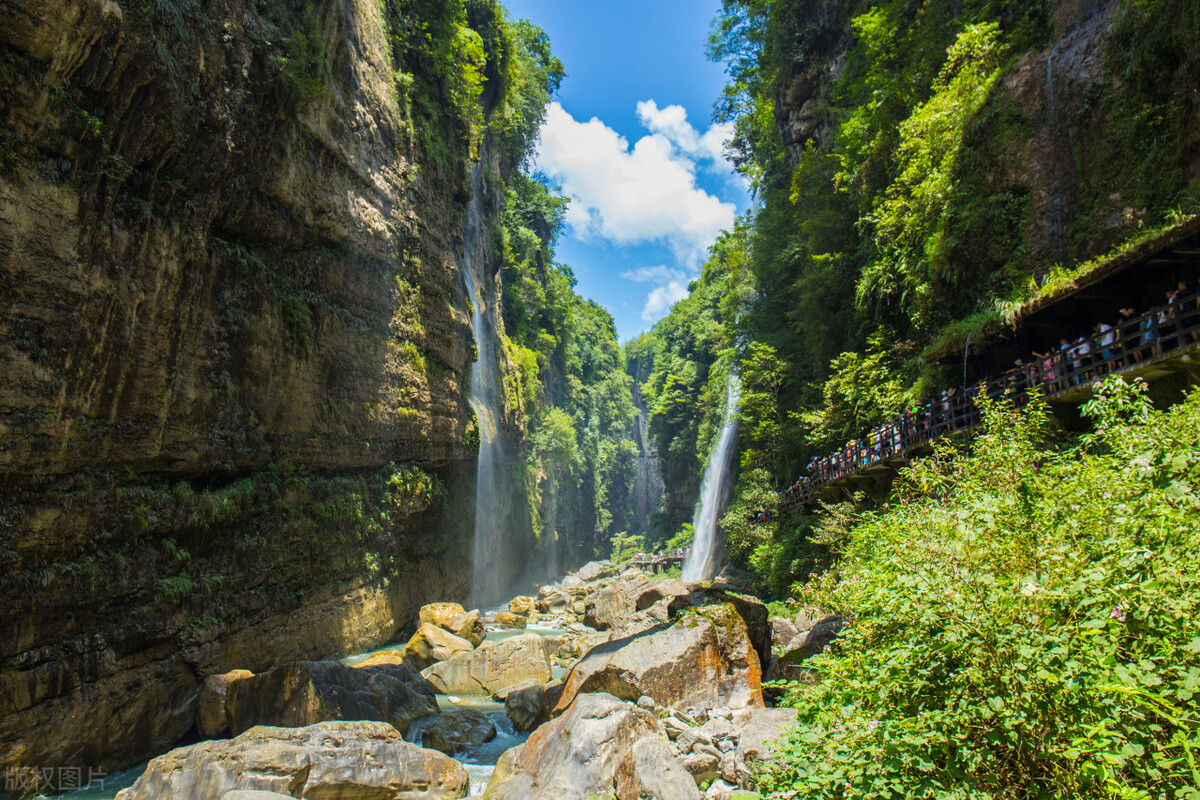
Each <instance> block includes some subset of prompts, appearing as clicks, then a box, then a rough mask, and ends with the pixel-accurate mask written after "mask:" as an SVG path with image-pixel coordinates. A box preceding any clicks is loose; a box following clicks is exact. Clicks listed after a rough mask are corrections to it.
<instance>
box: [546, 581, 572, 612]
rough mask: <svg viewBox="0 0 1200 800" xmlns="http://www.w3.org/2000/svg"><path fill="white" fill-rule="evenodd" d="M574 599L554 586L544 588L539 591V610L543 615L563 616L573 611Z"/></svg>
mask: <svg viewBox="0 0 1200 800" xmlns="http://www.w3.org/2000/svg"><path fill="white" fill-rule="evenodd" d="M573 602H574V598H573V597H571V595H570V594H568V593H567V592H565V591H563V590H562V589H558V588H556V587H554V586H543V587H542V588H541V589H539V590H538V599H537V610H538V611H540V612H542V613H543V614H561V613H563V612H566V611H570V610H571V604H572V603H573Z"/></svg>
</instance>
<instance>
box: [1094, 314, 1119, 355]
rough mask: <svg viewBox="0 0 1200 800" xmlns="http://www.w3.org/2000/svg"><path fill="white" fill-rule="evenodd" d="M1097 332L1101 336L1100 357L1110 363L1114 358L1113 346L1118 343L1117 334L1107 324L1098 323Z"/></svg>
mask: <svg viewBox="0 0 1200 800" xmlns="http://www.w3.org/2000/svg"><path fill="white" fill-rule="evenodd" d="M1095 330H1096V334H1097V336H1099V342H1100V357H1101V358H1102V359H1104V360H1105V361H1108V360H1109V359H1111V358H1112V357H1113V345H1114V344H1115V343H1116V341H1117V332H1116V331H1115V330H1113V326H1112V325H1109V324H1108V323H1107V322H1097V323H1096V328H1095Z"/></svg>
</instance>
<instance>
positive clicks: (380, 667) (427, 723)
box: [89, 562, 840, 800]
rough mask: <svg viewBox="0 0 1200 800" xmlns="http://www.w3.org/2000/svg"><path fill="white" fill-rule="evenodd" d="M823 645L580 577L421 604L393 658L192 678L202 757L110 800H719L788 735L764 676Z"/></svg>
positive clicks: (737, 610)
mask: <svg viewBox="0 0 1200 800" xmlns="http://www.w3.org/2000/svg"><path fill="white" fill-rule="evenodd" d="M839 629H840V622H839V621H837V620H835V619H832V618H822V617H821V616H820V615H817V614H812V613H803V612H802V613H801V614H799V615H798V617H797V618H796V619H795V620H794V621H793V620H785V619H779V618H770V617H769V616H768V613H767V609H766V607H765V606H764V605H763V604H762V603H761V602H760V601H758V600H756V599H754V598H751V597H747V596H744V595H739V594H736V593H734V592H732V591H728V590H726V589H722V588H713V587H709V586H704V585H700V584H689V583H686V582H683V581H680V580H673V579H654V578H651V577H650V576H648V575H646V574H644V573H642V572H640V571H638V570H636V569H625V570H622V569H621V568H620V567H618V566H617V565H614V564H611V563H609V562H593V563H591V564H588V565H586V566H585V567H583V568H582V569H581V570H579V571H578V572H576V573H573V574H571V575H568V576H566V577H565V578H563V579H562V580H561V581H558V582H556V583H554V584H551V585H547V586H543V587H541V588H540V589H539V591H538V593H537V595H536V596H522V597H515V598H513V599H512V600H511V601H510V602H509V603H508V604H507V606H505V607H503V608H498V609H493V610H490V611H486V612H481V611H479V610H470V611H468V610H466V609H464V608H463V607H462V606H459V605H457V604H454V603H434V604H432V605H428V606H425V607H424V608H422V610H421V614H420V623H419V625H418V627H417V629H416V631H415V632H414V633H413V634H412V636H411V637H410V638H409V640H408V641H407V642H406V643H404V644H398V645H393V646H390V647H386V648H382V649H379V650H376V651H372V652H369V653H364V654H361V655H359V656H353V657H350V658H347V659H344V660H342V661H297V662H291V663H287V664H281V665H279V666H277V667H275V668H273V669H270V670H268V671H265V672H262V673H260V674H257V675H256V674H253V673H251V672H249V671H246V670H235V671H232V672H229V673H225V674H222V675H211V676H207V677H206V679H205V680H204V682H203V688H202V691H201V695H200V698H199V713H198V723H197V728H198V733H199V735H200V736H202V737H204V740H203V741H200V742H197V743H196V744H191V745H188V746H185V747H180V748H177V749H175V750H172V751H170V752H169V753H166V754H164V755H161V756H159V757H157V758H155V759H153V760H151V761H150V763H149V764H148V765H146V767H145V769H144V771H142V772H141V773H140V775H138V776H137V777H136V780H134V781H133V782H132V785H129V786H128V788H123V789H121V790H120V791H119V792H117V793H116V795H115V797H116V800H150V798H158V799H162V800H170V799H171V798H178V799H179V800H183V799H184V798H187V799H188V800H204V799H206V798H211V799H212V800H270V798H273V797H274V798H280V797H293V798H323V799H326V800H336V799H337V798H345V799H346V800H352V799H356V798H365V797H371V798H380V799H381V800H383V799H385V798H408V797H418V796H419V797H427V798H439V799H440V798H447V799H449V798H461V797H483V798H489V799H491V800H501V799H506V800H507V799H510V798H511V799H512V800H516V799H517V798H531V799H533V800H538V799H540V798H544V799H545V800H551V799H552V800H574V799H575V798H578V800H584V799H585V798H588V797H593V796H610V797H615V798H618V799H619V800H626V798H628V800H638V799H639V798H662V800H675V798H686V799H691V798H701V797H708V798H730V797H732V796H733V795H734V794H735V793H744V792H746V791H752V790H753V787H754V774H755V766H756V763H757V762H759V761H761V760H762V759H764V758H769V745H768V743H769V742H771V741H773V740H775V739H777V738H778V737H779V736H780V734H781V732H782V731H783V730H784V729H786V728H787V726H788V725H789V723H790V722H791V721H792V720H793V719H794V717H795V714H794V712H792V711H791V710H788V709H774V708H767V707H766V703H765V702H764V696H763V687H762V681H763V679H764V673H765V674H767V675H769V676H775V677H782V678H790V677H796V675H797V671H798V670H799V669H800V667H799V665H800V663H801V662H802V661H803V660H804V658H806V657H807V656H808V655H810V654H811V653H813V652H817V651H819V650H820V649H821V648H822V647H823V646H824V645H825V644H826V643H828V641H829V640H830V639H831V638H832V637H833V636H834V635H836V633H837V631H838V630H839ZM101 796H103V795H101V794H99V793H96V792H93V793H91V794H90V795H89V797H90V798H96V797H101ZM108 796H110V797H111V796H112V795H111V789H110V794H109V795H108Z"/></svg>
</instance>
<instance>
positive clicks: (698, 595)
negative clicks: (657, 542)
mask: <svg viewBox="0 0 1200 800" xmlns="http://www.w3.org/2000/svg"><path fill="white" fill-rule="evenodd" d="M691 586H692V590H691V591H690V592H689V593H688V594H685V595H677V596H675V597H672V598H670V600H669V604H668V608H669V610H670V613H671V616H675V615H677V614H679V613H681V612H683V611H685V610H687V609H688V608H696V607H698V606H707V605H713V604H716V603H728V604H730V605H731V606H733V609H734V610H735V611H737V613H738V615H739V616H740V617H741V618H742V621H743V622H745V623H746V631H747V632H748V633H749V635H750V642H751V644H753V645H754V652H756V653H758V659H759V661H760V662H761V663H762V664H768V663H770V660H771V623H770V621H769V619H770V615H769V614H768V613H767V607H766V606H765V605H763V602H762V601H761V600H759V599H758V598H757V597H749V596H747V595H742V594H736V593H735V592H730V591H726V590H724V589H710V588H706V587H703V586H699V585H697V584H692V585H691Z"/></svg>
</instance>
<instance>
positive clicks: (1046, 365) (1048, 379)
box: [1033, 350, 1058, 394]
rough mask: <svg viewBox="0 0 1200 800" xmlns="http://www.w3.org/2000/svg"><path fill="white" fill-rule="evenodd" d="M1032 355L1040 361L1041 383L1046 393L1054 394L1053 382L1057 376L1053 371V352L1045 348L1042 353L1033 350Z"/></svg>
mask: <svg viewBox="0 0 1200 800" xmlns="http://www.w3.org/2000/svg"><path fill="white" fill-rule="evenodd" d="M1033 356H1034V358H1037V359H1039V360H1040V361H1041V362H1042V383H1044V384H1045V386H1046V394H1054V392H1056V391H1057V389H1056V388H1055V384H1054V382H1055V380H1056V379H1057V377H1058V374H1057V373H1056V372H1055V371H1054V353H1053V352H1052V351H1050V350H1047V351H1046V352H1044V353H1037V352H1035V353H1034V354H1033Z"/></svg>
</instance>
